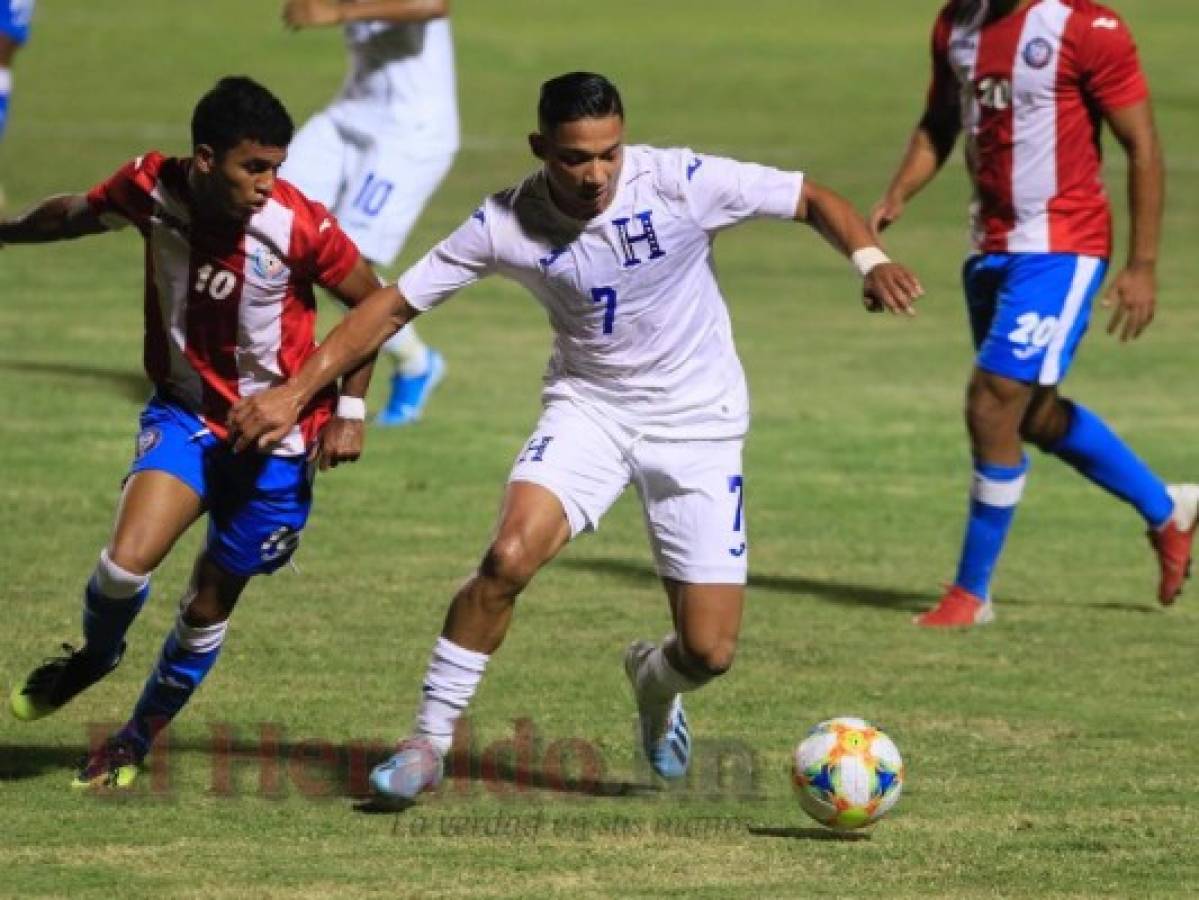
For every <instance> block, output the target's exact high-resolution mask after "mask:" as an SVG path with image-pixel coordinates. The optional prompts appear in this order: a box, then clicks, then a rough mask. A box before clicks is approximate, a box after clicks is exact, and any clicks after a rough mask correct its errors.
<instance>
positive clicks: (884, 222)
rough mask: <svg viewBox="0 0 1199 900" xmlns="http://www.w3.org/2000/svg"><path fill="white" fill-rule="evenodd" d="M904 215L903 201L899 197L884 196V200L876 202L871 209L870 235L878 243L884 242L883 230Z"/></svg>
mask: <svg viewBox="0 0 1199 900" xmlns="http://www.w3.org/2000/svg"><path fill="white" fill-rule="evenodd" d="M902 215H903V201H902V200H900V199H899V198H898V197H883V199H882V200H880V201H878V203H876V204H874V208H873V209H872V210H870V219H869V225H870V235H871V237H873V238H874V240H875V241H876V242H877V243H878V244H880V245H881V244H882V239H883V232H884V231H886V230H887V229H888V228H889V227H890V226H891V224H892V223H893V222H896V221H898V220H899V217H900V216H902Z"/></svg>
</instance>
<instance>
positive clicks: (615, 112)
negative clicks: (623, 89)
mask: <svg viewBox="0 0 1199 900" xmlns="http://www.w3.org/2000/svg"><path fill="white" fill-rule="evenodd" d="M606 116H620V117H621V118H622V119H623V118H624V104H623V103H621V101H620V92H619V91H618V90H616V85H614V84H613V83H612V82H610V81H609V80H608V79H607V78H605V77H604V76H603V75H596V74H595V73H594V72H568V73H567V74H565V75H559V76H558V77H557V78H551V79H550V80H549V81H547V82H546V83H545V84H543V85H542V86H541V99H540V100H539V101H538V103H537V124H538V126H539V127H540V128H541V131H542V133H543V134H544V133H547V132H550V131H553V130H554V129H555V128H557V127H558V126H559V125H561V124H563V123H564V122H575V121H577V120H579V119H602V118H604V117H606Z"/></svg>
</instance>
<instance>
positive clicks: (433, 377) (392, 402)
mask: <svg viewBox="0 0 1199 900" xmlns="http://www.w3.org/2000/svg"><path fill="white" fill-rule="evenodd" d="M444 377H445V358H444V357H443V356H442V355H441V354H440V353H438V352H437V351H436V350H430V351H429V368H428V369H426V370H425V373H424V374H423V375H409V376H405V375H401V374H400V373H399V372H396V373H395V374H394V375H392V376H391V397H390V398H388V400H387V406H386V407H384V408H383V411H382V412H380V413H379V415H378V416H376V417H375V422H376V423H378V424H379V425H391V426H395V425H410V424H412V423H413V422H415V421H416V420H417V419H419V418H420V417H421V413H422V412H424V409H425V404H426V403H428V402H429V395H430V394H432V393H433V388H435V387H437V385H438V384H440V383H441V379H442V378H444Z"/></svg>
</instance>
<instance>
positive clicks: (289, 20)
mask: <svg viewBox="0 0 1199 900" xmlns="http://www.w3.org/2000/svg"><path fill="white" fill-rule="evenodd" d="M339 5H340V4H339V3H338V2H337V0H287V2H286V3H284V4H283V22H284V24H285V25H287V27H288V28H290V29H291V30H292V31H299V30H300V29H301V28H319V27H321V26H327V25H340V24H341V10H340V9H338V6H339Z"/></svg>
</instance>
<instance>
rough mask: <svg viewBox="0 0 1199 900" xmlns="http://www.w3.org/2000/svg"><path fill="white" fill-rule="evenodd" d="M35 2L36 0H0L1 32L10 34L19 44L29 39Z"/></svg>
mask: <svg viewBox="0 0 1199 900" xmlns="http://www.w3.org/2000/svg"><path fill="white" fill-rule="evenodd" d="M33 3H34V0H0V34H6V35H8V36H9V37H10V38H12V39H13V40H14V41H16V42H17V43H18V44H23V43H25V41H27V40H29V23H30V21H32V19H33Z"/></svg>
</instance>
